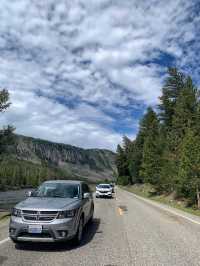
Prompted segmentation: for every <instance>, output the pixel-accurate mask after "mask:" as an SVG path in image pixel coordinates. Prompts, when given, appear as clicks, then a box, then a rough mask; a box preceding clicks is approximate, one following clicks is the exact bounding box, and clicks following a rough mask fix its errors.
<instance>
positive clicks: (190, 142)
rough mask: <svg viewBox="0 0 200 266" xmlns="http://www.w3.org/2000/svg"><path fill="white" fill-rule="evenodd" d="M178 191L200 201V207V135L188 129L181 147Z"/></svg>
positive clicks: (199, 204) (195, 200)
mask: <svg viewBox="0 0 200 266" xmlns="http://www.w3.org/2000/svg"><path fill="white" fill-rule="evenodd" d="M181 148H182V149H181V160H180V167H179V173H178V178H179V183H178V193H181V194H182V195H183V196H185V197H188V198H189V199H191V201H192V202H193V203H194V202H197V203H198V208H200V136H199V134H195V132H194V131H193V130H191V129H189V130H188V131H187V134H186V135H185V137H184V140H183V143H182V147H181Z"/></svg>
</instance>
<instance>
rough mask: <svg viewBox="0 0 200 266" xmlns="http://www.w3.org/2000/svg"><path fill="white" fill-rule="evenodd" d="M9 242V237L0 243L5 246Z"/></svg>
mask: <svg viewBox="0 0 200 266" xmlns="http://www.w3.org/2000/svg"><path fill="white" fill-rule="evenodd" d="M9 240H10V238H9V237H7V238H5V239H3V240H1V241H0V245H3V244H4V243H6V242H8V241H9Z"/></svg>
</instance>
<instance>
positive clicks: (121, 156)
mask: <svg viewBox="0 0 200 266" xmlns="http://www.w3.org/2000/svg"><path fill="white" fill-rule="evenodd" d="M116 165H117V169H118V179H117V181H118V183H120V184H123V185H125V184H128V183H130V178H129V169H128V160H127V156H126V152H125V150H124V149H123V148H122V147H121V146H120V145H118V146H117V155H116Z"/></svg>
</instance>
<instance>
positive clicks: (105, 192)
mask: <svg viewBox="0 0 200 266" xmlns="http://www.w3.org/2000/svg"><path fill="white" fill-rule="evenodd" d="M99 197H108V198H112V187H111V185H110V184H99V185H98V186H96V198H99Z"/></svg>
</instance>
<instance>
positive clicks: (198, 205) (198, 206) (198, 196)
mask: <svg viewBox="0 0 200 266" xmlns="http://www.w3.org/2000/svg"><path fill="white" fill-rule="evenodd" d="M197 208H198V209H200V191H199V189H198V188H197Z"/></svg>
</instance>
